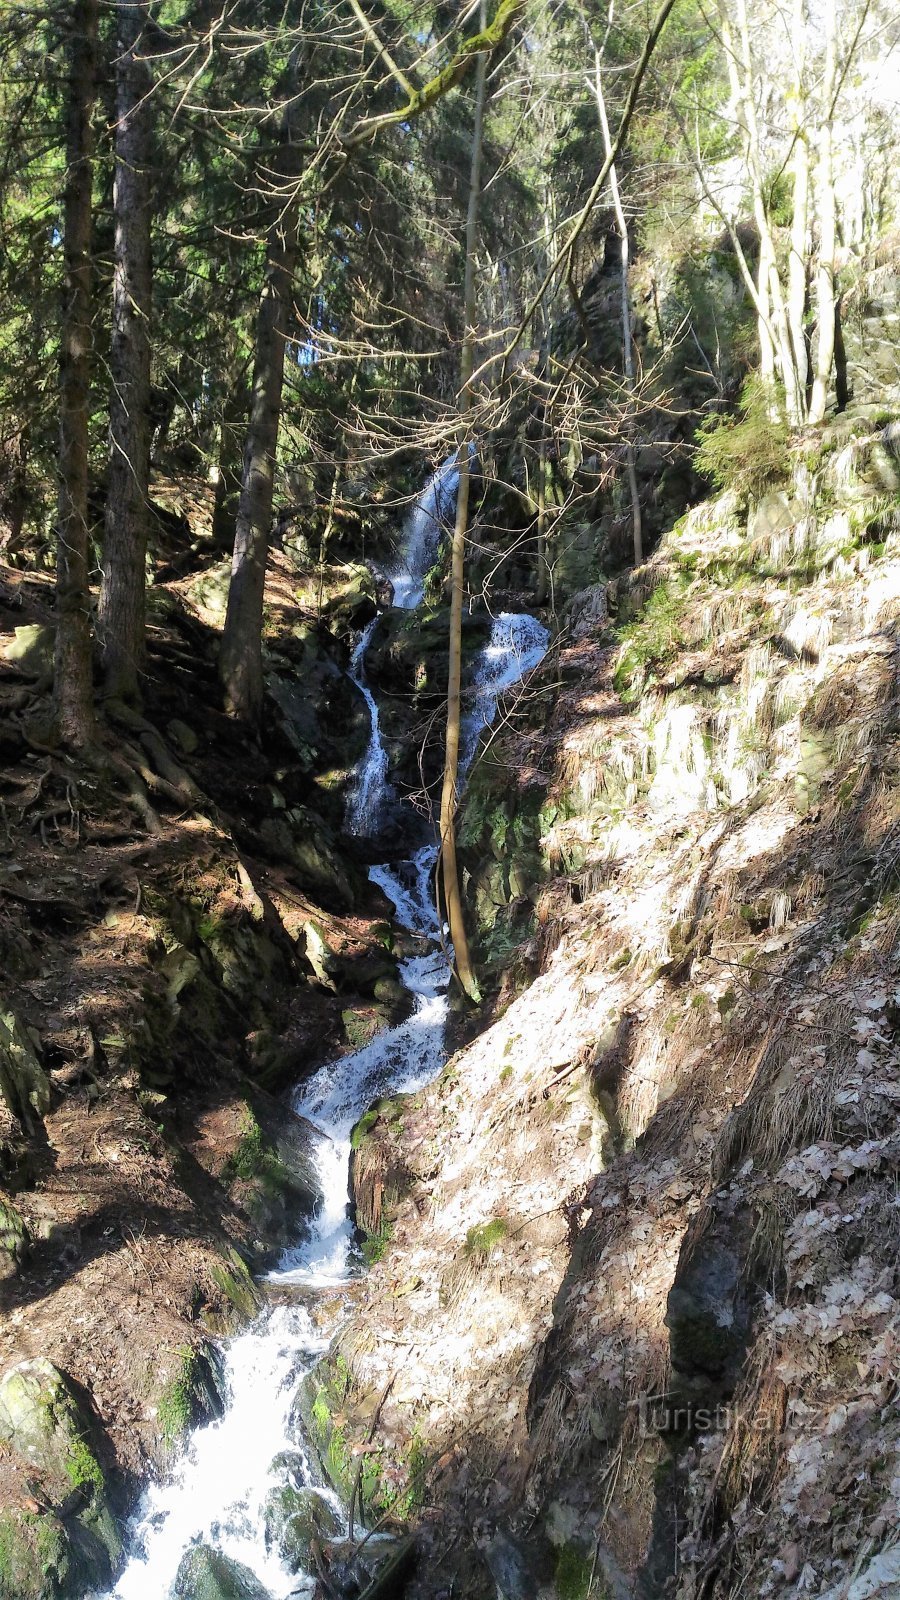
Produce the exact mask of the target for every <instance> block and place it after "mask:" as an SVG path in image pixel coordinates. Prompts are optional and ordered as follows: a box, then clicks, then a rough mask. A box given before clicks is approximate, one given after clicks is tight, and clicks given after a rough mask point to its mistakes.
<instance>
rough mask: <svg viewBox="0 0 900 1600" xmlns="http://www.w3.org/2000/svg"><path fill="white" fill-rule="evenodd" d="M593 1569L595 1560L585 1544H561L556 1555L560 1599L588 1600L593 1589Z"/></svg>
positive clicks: (557, 1590) (557, 1584)
mask: <svg viewBox="0 0 900 1600" xmlns="http://www.w3.org/2000/svg"><path fill="white" fill-rule="evenodd" d="M592 1570H593V1561H592V1559H591V1555H590V1552H589V1551H587V1550H586V1549H585V1548H584V1545H580V1544H572V1543H570V1544H564V1545H561V1546H560V1549H559V1551H558V1552H557V1557H556V1593H557V1596H558V1600H586V1597H587V1595H588V1593H589V1592H590V1589H591V1575H592Z"/></svg>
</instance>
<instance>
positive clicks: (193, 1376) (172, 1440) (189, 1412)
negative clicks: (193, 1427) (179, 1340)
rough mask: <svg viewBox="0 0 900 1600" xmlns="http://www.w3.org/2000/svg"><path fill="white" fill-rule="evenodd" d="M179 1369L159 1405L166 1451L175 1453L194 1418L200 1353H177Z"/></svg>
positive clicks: (185, 1349)
mask: <svg viewBox="0 0 900 1600" xmlns="http://www.w3.org/2000/svg"><path fill="white" fill-rule="evenodd" d="M175 1358H176V1361H177V1363H178V1364H177V1368H176V1371H175V1375H174V1377H172V1378H170V1379H169V1382H168V1383H167V1384H166V1386H165V1388H164V1389H163V1392H162V1394H161V1395H160V1397H159V1400H158V1401H157V1405H156V1416H157V1420H158V1422H159V1429H160V1433H161V1434H162V1437H163V1441H164V1443H165V1445H166V1447H167V1449H170V1450H171V1449H172V1447H173V1445H176V1444H177V1443H178V1441H179V1439H181V1437H182V1435H183V1434H184V1433H186V1432H187V1429H188V1428H189V1427H190V1424H191V1422H192V1420H193V1415H194V1404H195V1396H196V1385H197V1377H198V1370H197V1369H198V1363H199V1355H198V1352H197V1351H196V1350H194V1349H192V1348H191V1346H190V1345H182V1346H181V1347H180V1349H178V1350H176V1352H175Z"/></svg>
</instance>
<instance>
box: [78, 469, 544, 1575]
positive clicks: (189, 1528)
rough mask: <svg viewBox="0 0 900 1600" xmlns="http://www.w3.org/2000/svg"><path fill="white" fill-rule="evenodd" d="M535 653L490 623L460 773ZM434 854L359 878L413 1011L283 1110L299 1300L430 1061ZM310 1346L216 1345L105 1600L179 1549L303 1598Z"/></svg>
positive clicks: (532, 622)
mask: <svg viewBox="0 0 900 1600" xmlns="http://www.w3.org/2000/svg"><path fill="white" fill-rule="evenodd" d="M457 479H458V474H457V473H456V466H455V457H453V458H451V459H450V460H449V461H447V462H445V463H444V465H443V466H442V467H441V468H440V469H439V471H438V472H437V473H435V475H434V477H433V478H432V480H431V482H430V483H429V485H428V487H427V488H426V490H425V491H424V492H423V494H422V496H421V497H420V500H419V502H418V503H417V505H416V507H415V508H414V510H413V512H412V513H411V515H410V518H409V520H408V524H407V533H406V540H405V544H404V551H403V569H402V572H401V573H399V574H397V575H395V577H394V578H393V579H392V582H393V584H394V602H395V604H396V605H397V606H399V607H402V608H403V609H404V610H411V609H413V608H414V607H415V606H416V605H418V603H419V601H420V600H421V598H422V594H423V590H424V580H425V574H426V572H427V571H428V568H429V567H430V565H431V564H432V563H433V561H434V558H435V555H436V552H437V544H438V540H439V537H440V531H441V526H442V524H443V523H444V522H445V521H446V520H447V519H448V517H449V515H450V514H451V512H452V508H453V503H454V495H455V491H456V484H457ZM376 621H377V619H376ZM375 625H376V623H375V622H372V623H370V624H369V625H368V627H367V628H365V629H364V630H363V632H362V633H361V634H360V637H359V640H358V641H357V644H356V647H355V649H354V651H353V655H352V659H351V664H350V676H351V677H352V678H353V681H354V682H355V683H356V684H357V686H358V687H359V689H360V691H361V693H362V694H363V695H364V697H365V700H366V703H367V705H368V707H369V713H370V717H371V736H370V740H369V746H368V749H367V751H366V754H365V756H364V758H363V760H362V762H361V763H360V766H359V769H358V772H357V779H356V785H355V787H354V790H353V793H352V795H351V797H350V801H349V803H348V807H347V821H346V825H347V829H348V832H351V833H354V834H356V835H358V836H367V835H370V834H372V835H377V832H378V822H379V818H380V817H381V815H382V812H383V809H384V805H385V801H386V799H387V796H388V794H389V793H390V783H389V777H388V760H387V753H386V751H385V749H384V745H383V743H382V739H381V732H380V726H379V718H378V706H377V702H376V700H375V698H374V695H373V694H372V692H371V689H370V688H369V686H368V684H367V682H366V678H365V666H364V660H365V653H366V649H367V648H368V644H369V641H370V639H371V636H372V632H373V630H374V628H375ZM547 642H548V634H547V630H546V629H545V628H544V627H543V626H542V625H541V623H539V622H538V621H537V620H536V619H535V618H534V617H530V616H526V615H524V614H521V615H520V614H514V613H511V612H502V613H500V614H499V615H498V616H497V617H495V619H494V622H493V625H492V628H491V635H490V639H489V641H488V643H487V645H486V646H485V648H484V650H483V651H482V653H481V656H480V658H479V661H478V664H477V667H476V671H475V674H474V681H473V684H472V690H471V705H470V708H469V710H468V712H467V714H466V716H465V719H464V725H463V739H462V749H461V753H460V770H461V775H464V774H465V772H466V771H467V770H468V767H469V766H470V765H471V762H472V760H473V758H474V756H475V753H476V750H477V747H478V740H479V738H480V735H481V733H482V731H483V729H484V728H485V727H486V726H488V724H489V723H490V722H492V721H493V718H494V716H495V714H496V710H497V703H498V700H499V697H500V696H501V694H502V693H503V691H504V690H505V689H507V688H509V687H511V686H512V685H513V684H515V683H517V682H519V680H520V679H521V678H522V677H523V675H524V674H525V673H526V672H528V671H530V670H531V668H532V667H534V666H536V665H537V663H538V662H539V661H540V659H541V657H542V656H543V654H544V652H545V650H546V648H547ZM419 827H420V819H419V818H418V817H416V816H414V814H413V813H412V812H410V832H411V833H414V832H415V833H417V832H418V830H419ZM437 856H438V848H437V845H436V843H434V842H429V843H427V844H425V845H422V846H421V847H420V848H419V849H417V850H416V851H415V852H414V853H413V854H411V855H410V856H409V857H408V858H407V859H406V860H402V861H395V862H388V863H383V864H381V865H378V866H373V867H371V868H370V869H369V876H370V878H371V880H372V882H373V883H375V884H377V885H378V887H379V888H380V889H381V890H382V891H383V892H384V893H385V894H386V895H387V896H388V899H389V900H390V901H391V904H392V905H393V907H394V917H395V920H396V922H397V923H398V924H399V925H400V926H401V927H402V928H404V929H405V930H406V931H407V932H408V933H410V934H413V935H415V936H416V937H417V938H418V940H419V941H420V944H421V949H420V952H419V953H418V954H416V955H412V956H408V957H407V958H406V959H405V960H403V961H402V962H401V963H400V968H399V971H400V979H401V982H402V983H403V985H404V987H405V988H406V989H407V991H408V992H409V995H410V999H411V1002H412V1010H411V1013H410V1015H409V1016H408V1017H407V1019H406V1020H405V1021H404V1022H401V1023H399V1024H398V1025H397V1026H395V1027H393V1028H388V1029H385V1030H384V1031H383V1032H382V1033H380V1034H378V1035H377V1036H376V1037H375V1038H374V1039H373V1040H372V1041H371V1042H370V1043H369V1044H368V1045H366V1046H365V1048H364V1049H362V1050H357V1051H356V1052H355V1053H354V1054H352V1055H347V1056H341V1057H340V1058H339V1059H338V1060H336V1061H333V1062H330V1063H328V1064H327V1065H325V1066H323V1067H321V1068H320V1069H319V1070H318V1071H317V1072H316V1073H314V1074H313V1076H312V1077H311V1078H310V1079H309V1080H308V1081H307V1082H304V1083H303V1084H301V1085H300V1087H299V1088H298V1089H297V1091H296V1093H295V1095H294V1098H293V1105H294V1109H295V1110H296V1111H298V1112H299V1113H301V1114H302V1115H303V1116H304V1117H306V1118H307V1119H308V1120H309V1121H310V1122H311V1123H312V1124H313V1125H314V1126H315V1128H316V1129H317V1130H318V1133H319V1142H318V1145H317V1148H316V1152H315V1155H316V1162H317V1166H318V1171H319V1179H320V1185H321V1190H322V1195H323V1200H322V1203H321V1205H320V1207H319V1210H318V1212H317V1214H316V1216H315V1218H314V1219H313V1222H312V1224H311V1226H310V1227H309V1228H308V1231H307V1235H306V1237H305V1238H304V1239H303V1240H302V1241H301V1242H298V1244H297V1245H295V1246H294V1247H293V1248H291V1249H288V1250H286V1251H285V1252H284V1253H283V1256H282V1259H281V1261H280V1262H279V1264H278V1267H277V1268H276V1270H275V1271H274V1272H272V1273H271V1274H270V1279H271V1280H272V1281H274V1282H277V1283H278V1285H279V1287H280V1290H281V1293H282V1295H283V1293H284V1291H285V1289H286V1288H287V1287H288V1286H291V1285H296V1286H298V1287H302V1288H303V1290H304V1291H305V1293H306V1294H307V1295H308V1294H309V1291H310V1290H315V1289H316V1288H329V1289H333V1288H334V1286H336V1285H340V1284H341V1283H344V1282H346V1281H347V1280H348V1279H349V1278H351V1277H353V1276H354V1275H355V1274H357V1273H359V1272H361V1271H362V1270H363V1262H362V1260H361V1258H360V1255H359V1253H358V1251H357V1249H356V1246H355V1243H354V1229H353V1225H352V1222H351V1220H350V1216H349V1210H348V1183H349V1162H350V1153H351V1146H350V1135H351V1132H352V1129H353V1127H354V1125H355V1123H356V1122H357V1121H358V1120H359V1118H360V1117H361V1116H362V1115H363V1113H364V1112H365V1111H366V1110H368V1108H369V1107H370V1106H371V1104H372V1102H373V1101H374V1100H376V1099H377V1098H378V1097H379V1096H380V1095H384V1094H386V1093H388V1092H390V1093H394V1094H402V1093H409V1092H411V1091H414V1090H416V1089H419V1088H422V1087H423V1086H424V1085H425V1084H426V1083H429V1082H430V1081H431V1080H432V1079H433V1078H435V1077H436V1076H437V1074H438V1073H439V1072H440V1070H441V1068H442V1066H443V1064H444V1059H445V1048H444V1035H445V1029H446V1020H447V1005H448V1000H447V990H448V988H449V984H450V976H451V969H450V961H451V960H452V950H451V949H449V947H448V946H447V944H446V942H444V941H443V939H442V930H441V928H440V926H439V923H438V918H437V913H436V910H435V896H434V873H435V867H436V863H437ZM324 1344H325V1341H324V1340H322V1339H321V1338H320V1337H319V1336H318V1334H317V1333H316V1332H315V1330H314V1327H313V1324H312V1322H311V1320H310V1317H309V1314H308V1312H307V1311H305V1310H303V1309H300V1308H296V1307H285V1306H279V1307H278V1308H277V1309H274V1310H269V1311H267V1312H264V1313H263V1314H262V1315H261V1317H260V1318H259V1319H258V1321H257V1323H256V1324H255V1326H254V1327H253V1328H251V1329H250V1330H248V1331H247V1332H245V1333H243V1334H240V1335H238V1336H237V1337H236V1338H234V1339H233V1340H231V1341H230V1344H229V1345H228V1347H227V1351H226V1356H225V1362H226V1375H225V1391H226V1407H225V1411H224V1414H223V1416H222V1417H221V1419H220V1420H219V1421H217V1422H214V1423H210V1424H208V1425H206V1426H205V1427H203V1428H199V1429H197V1430H195V1432H194V1433H193V1435H192V1436H191V1439H190V1441H189V1443H188V1446H187V1448H186V1450H185V1452H184V1455H183V1456H182V1458H181V1460H180V1462H179V1464H178V1467H177V1470H176V1471H175V1473H174V1474H173V1475H172V1477H171V1478H170V1479H169V1480H168V1481H167V1482H165V1483H163V1484H156V1485H152V1486H151V1487H150V1488H149V1489H148V1490H147V1492H146V1494H145V1495H144V1497H143V1500H142V1502H141V1505H140V1507H139V1508H138V1512H137V1515H136V1517H135V1519H134V1522H133V1525H132V1529H131V1536H130V1551H131V1554H130V1559H129V1561H128V1564H127V1566H126V1568H125V1570H124V1572H123V1574H122V1576H121V1577H120V1579H119V1581H118V1583H117V1584H116V1586H115V1589H114V1590H113V1591H112V1596H110V1597H109V1600H150V1596H151V1595H152V1596H153V1597H154V1600H156V1597H158V1600H166V1597H167V1595H168V1593H169V1588H170V1586H171V1584H172V1581H173V1579H174V1577H175V1574H176V1572H177V1570H178V1566H179V1562H180V1560H181V1558H182V1556H183V1554H184V1552H185V1551H186V1550H187V1549H189V1547H190V1546H191V1545H192V1544H197V1543H204V1544H209V1545H212V1546H214V1547H215V1548H216V1549H217V1550H220V1551H221V1552H223V1553H224V1554H225V1555H227V1556H229V1557H231V1558H232V1559H234V1560H237V1561H239V1562H241V1563H243V1565H244V1566H245V1567H248V1568H249V1569H250V1570H251V1571H252V1572H253V1573H254V1574H255V1575H256V1577H257V1578H258V1580H259V1581H260V1582H261V1583H262V1584H263V1586H264V1588H265V1591H266V1593H267V1594H268V1595H270V1596H271V1597H272V1600H286V1597H287V1596H289V1595H295V1594H301V1593H307V1592H308V1591H310V1590H311V1589H312V1587H313V1585H314V1580H313V1578H312V1576H309V1577H306V1576H304V1574H302V1573H301V1574H297V1573H291V1572H289V1571H287V1570H286V1569H285V1567H284V1566H283V1564H282V1563H281V1561H280V1559H279V1557H278V1554H277V1552H276V1551H273V1549H272V1548H271V1547H270V1545H269V1543H268V1541H267V1537H266V1521H265V1506H266V1498H267V1495H268V1494H269V1493H270V1492H271V1490H272V1489H273V1488H276V1487H277V1486H278V1485H279V1484H280V1483H283V1482H284V1481H285V1468H284V1465H283V1456H284V1453H285V1452H289V1453H290V1457H291V1461H292V1473H293V1474H294V1476H297V1475H298V1473H299V1477H300V1478H301V1480H303V1481H312V1476H311V1472H310V1468H309V1463H308V1461H306V1458H305V1455H304V1452H303V1447H302V1441H298V1437H297V1431H296V1422H295V1420H294V1418H293V1416H292V1399H293V1396H294V1393H295V1391H296V1386H297V1383H298V1381H299V1379H300V1377H301V1376H302V1375H303V1373H304V1372H306V1371H308V1370H309V1368H310V1366H312V1365H313V1364H314V1362H315V1361H316V1359H317V1358H318V1356H319V1354H320V1353H321V1351H322V1349H323V1347H324ZM279 1458H281V1459H279ZM298 1463H299V1465H298ZM325 1492H326V1493H328V1494H330V1491H328V1490H325Z"/></svg>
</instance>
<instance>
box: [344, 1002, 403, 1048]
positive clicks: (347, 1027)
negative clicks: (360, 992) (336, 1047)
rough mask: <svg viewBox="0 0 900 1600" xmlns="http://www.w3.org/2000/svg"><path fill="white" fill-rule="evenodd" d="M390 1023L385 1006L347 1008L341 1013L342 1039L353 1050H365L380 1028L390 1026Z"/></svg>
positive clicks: (389, 1014) (389, 1015)
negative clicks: (343, 1038)
mask: <svg viewBox="0 0 900 1600" xmlns="http://www.w3.org/2000/svg"><path fill="white" fill-rule="evenodd" d="M390 1022H391V1013H390V1011H389V1010H388V1008H387V1006H348V1007H347V1008H346V1009H345V1010H343V1011H342V1012H341V1025H342V1027H343V1030H344V1037H345V1038H346V1040H347V1043H348V1044H349V1045H351V1046H352V1048H353V1049H354V1050H363V1049H365V1046H366V1045H367V1044H371V1043H372V1040H373V1039H374V1038H375V1036H376V1034H378V1033H380V1032H381V1030H382V1028H387V1027H389V1026H390Z"/></svg>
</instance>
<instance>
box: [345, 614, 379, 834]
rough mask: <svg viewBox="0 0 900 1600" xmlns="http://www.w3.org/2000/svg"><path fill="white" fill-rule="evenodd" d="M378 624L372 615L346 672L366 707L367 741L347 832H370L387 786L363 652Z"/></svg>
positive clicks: (374, 700) (349, 813) (376, 713)
mask: <svg viewBox="0 0 900 1600" xmlns="http://www.w3.org/2000/svg"><path fill="white" fill-rule="evenodd" d="M377 626H378V617H377V616H374V617H373V618H372V621H371V622H370V623H369V624H368V626H367V627H365V628H363V631H362V633H361V634H360V636H359V638H358V639H357V641H356V644H355V646H354V649H353V654H352V655H351V657H350V667H349V675H350V677H351V678H352V680H353V682H354V683H355V684H356V687H357V689H358V690H359V692H360V694H361V695H362V697H363V699H364V700H365V702H366V705H367V706H368V708H369V730H370V731H369V743H368V745H367V746H366V753H365V755H364V756H363V758H362V761H361V762H360V764H359V767H358V768H357V772H356V780H355V782H354V786H353V793H352V794H351V796H350V799H349V801H348V803H347V814H346V826H347V832H348V833H353V834H356V835H359V834H364V833H371V832H372V831H373V830H374V828H375V827H376V826H377V823H378V815H379V813H380V811H381V809H382V807H383V804H384V798H385V792H386V789H387V772H388V755H387V751H386V750H385V748H384V743H383V741H382V738H381V725H380V723H379V720H378V703H377V701H376V699H375V696H374V695H373V693H372V691H371V689H370V688H369V685H368V682H367V681H366V665H365V663H366V651H367V650H368V648H369V642H370V640H371V638H372V634H373V633H374V632H375V629H376V628H377Z"/></svg>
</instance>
